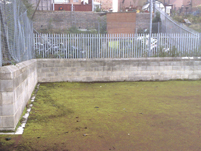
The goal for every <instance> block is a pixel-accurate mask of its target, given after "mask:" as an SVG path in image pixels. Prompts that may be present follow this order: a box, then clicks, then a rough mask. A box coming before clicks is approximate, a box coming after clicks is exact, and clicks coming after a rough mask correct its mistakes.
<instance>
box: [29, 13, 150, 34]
mask: <svg viewBox="0 0 201 151" xmlns="http://www.w3.org/2000/svg"><path fill="white" fill-rule="evenodd" d="M128 14H129V13H128ZM105 17H106V16H100V15H99V14H98V13H94V12H73V13H72V12H68V11H37V12H36V14H35V17H34V20H33V21H34V22H33V25H34V29H36V30H37V31H39V32H40V31H42V30H46V29H49V28H51V29H57V30H64V29H68V28H70V27H72V25H74V24H76V26H77V27H80V28H97V26H98V22H99V21H101V22H102V25H103V24H104V23H105V22H106V20H105ZM125 18H127V17H125ZM134 26H136V28H137V29H144V28H149V14H148V13H139V14H136V25H134Z"/></svg>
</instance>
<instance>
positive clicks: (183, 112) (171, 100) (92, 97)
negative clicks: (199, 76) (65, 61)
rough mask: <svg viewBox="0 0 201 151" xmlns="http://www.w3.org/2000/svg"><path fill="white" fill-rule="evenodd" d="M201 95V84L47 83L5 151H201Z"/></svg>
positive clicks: (0, 138)
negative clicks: (25, 121)
mask: <svg viewBox="0 0 201 151" xmlns="http://www.w3.org/2000/svg"><path fill="white" fill-rule="evenodd" d="M200 92H201V81H169V82H116V83H44V84H41V85H40V89H39V91H38V93H37V96H36V100H35V102H34V104H33V107H32V111H31V113H30V116H29V119H28V122H27V124H26V127H25V130H24V133H23V135H20V136H16V135H15V136H5V135H2V136H0V141H1V144H0V150H1V149H3V150H13V149H14V150H23V151H24V150H26V151H29V150H48V151H49V150H68V151H79V150H80V151H81V150H82V151H88V150H90V151H98V150H100V151H102V150H103V151H105V150H120V151H133V150H143V151H144V150H149V151H150V150H201V143H200V142H201V137H200V133H201V121H200V118H201V99H200V98H201V93H200ZM83 134H88V135H87V136H83ZM6 137H11V140H10V141H6V140H5V138H6Z"/></svg>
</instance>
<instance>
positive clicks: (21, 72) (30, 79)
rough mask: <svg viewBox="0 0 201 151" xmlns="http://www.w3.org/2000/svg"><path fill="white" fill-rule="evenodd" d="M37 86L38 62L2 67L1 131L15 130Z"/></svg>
mask: <svg viewBox="0 0 201 151" xmlns="http://www.w3.org/2000/svg"><path fill="white" fill-rule="evenodd" d="M36 84H37V60H30V61H25V62H22V63H19V64H17V65H10V66H4V67H0V130H14V129H15V127H16V125H17V123H18V121H19V119H20V116H21V114H22V112H23V109H24V107H25V105H26V103H27V101H28V100H29V99H30V96H31V94H32V92H33V90H34V88H35V85H36Z"/></svg>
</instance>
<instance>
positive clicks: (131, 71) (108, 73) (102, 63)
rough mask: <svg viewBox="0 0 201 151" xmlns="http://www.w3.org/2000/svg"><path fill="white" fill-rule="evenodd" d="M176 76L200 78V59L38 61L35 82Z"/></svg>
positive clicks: (127, 79)
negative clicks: (36, 80)
mask: <svg viewBox="0 0 201 151" xmlns="http://www.w3.org/2000/svg"><path fill="white" fill-rule="evenodd" d="M177 79H189V80H196V79H201V58H195V59H185V58H183V59H182V58H145V59H144V58H143V59H142V58H140V59H120V60H118V59H94V60H86V59H79V60H73V59H72V60H65V59H39V60H38V82H58V81H70V82H75V81H76V82H92V81H140V80H145V81H149V80H153V81H155V80H177Z"/></svg>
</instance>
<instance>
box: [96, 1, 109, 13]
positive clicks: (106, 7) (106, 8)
mask: <svg viewBox="0 0 201 151" xmlns="http://www.w3.org/2000/svg"><path fill="white" fill-rule="evenodd" d="M94 2H98V3H101V9H102V10H104V11H109V10H110V9H113V8H112V7H113V6H112V3H113V0H94Z"/></svg>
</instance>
